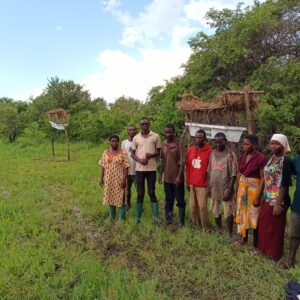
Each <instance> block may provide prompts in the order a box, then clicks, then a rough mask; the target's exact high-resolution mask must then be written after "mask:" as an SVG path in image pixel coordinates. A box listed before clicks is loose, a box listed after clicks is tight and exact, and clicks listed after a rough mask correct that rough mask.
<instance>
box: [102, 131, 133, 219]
mask: <svg viewBox="0 0 300 300" xmlns="http://www.w3.org/2000/svg"><path fill="white" fill-rule="evenodd" d="M109 143H110V148H109V149H107V150H105V151H104V152H103V154H102V156H101V158H100V160H99V165H100V166H101V174H100V185H104V192H103V204H104V205H108V206H109V218H110V219H114V218H115V217H116V207H119V219H120V220H124V219H125V216H126V205H125V187H126V178H127V174H128V168H129V160H128V155H127V153H126V152H125V151H123V150H122V149H119V137H118V136H117V135H112V136H110V138H109Z"/></svg>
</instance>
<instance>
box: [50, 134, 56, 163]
mask: <svg viewBox="0 0 300 300" xmlns="http://www.w3.org/2000/svg"><path fill="white" fill-rule="evenodd" d="M55 133H56V131H55V129H54V128H52V138H51V144H52V157H53V158H54V157H55V150H54V139H55V135H56V134H55Z"/></svg>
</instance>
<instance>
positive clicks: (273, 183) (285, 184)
mask: <svg viewBox="0 0 300 300" xmlns="http://www.w3.org/2000/svg"><path fill="white" fill-rule="evenodd" d="M270 149H271V152H272V156H271V158H270V159H269V161H268V163H267V164H266V166H265V168H264V179H265V180H264V181H265V188H264V203H263V207H262V210H261V213H260V215H259V218H258V231H259V232H258V250H259V251H260V252H262V253H263V254H265V255H266V256H267V257H269V258H271V259H272V260H274V261H278V260H280V259H281V257H282V255H283V246H284V229H285V223H286V213H287V210H288V207H289V206H290V203H291V199H290V196H289V186H290V185H291V184H292V181H291V174H292V170H293V167H292V161H291V159H290V158H289V157H288V156H286V155H285V153H286V152H288V151H290V146H289V143H288V140H287V137H286V136H285V135H283V134H274V135H273V136H272V138H271V142H270Z"/></svg>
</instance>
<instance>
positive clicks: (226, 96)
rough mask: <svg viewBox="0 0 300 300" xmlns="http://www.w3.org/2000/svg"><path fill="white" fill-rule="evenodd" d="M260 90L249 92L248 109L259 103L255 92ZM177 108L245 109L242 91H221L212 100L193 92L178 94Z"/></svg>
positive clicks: (190, 109) (193, 109)
mask: <svg viewBox="0 0 300 300" xmlns="http://www.w3.org/2000/svg"><path fill="white" fill-rule="evenodd" d="M258 93H262V92H254V91H250V92H249V96H250V97H249V102H250V109H251V110H254V109H255V108H256V107H258V105H259V99H258V96H257V94H258ZM178 98H179V102H177V104H176V106H177V108H179V109H181V110H183V111H195V110H198V111H211V110H219V109H221V110H231V111H232V110H233V111H236V112H241V111H245V101H244V92H241V91H223V92H221V93H220V94H219V95H218V96H217V98H216V99H215V100H214V101H211V102H205V101H203V100H201V99H200V98H199V97H197V96H195V95H194V94H193V93H185V94H182V95H178Z"/></svg>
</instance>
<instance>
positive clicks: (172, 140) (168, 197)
mask: <svg viewBox="0 0 300 300" xmlns="http://www.w3.org/2000/svg"><path fill="white" fill-rule="evenodd" d="M164 134H165V138H166V139H165V140H164V141H163V143H162V146H161V151H160V158H161V159H162V164H161V169H160V176H159V183H162V175H164V190H165V201H166V202H165V224H166V225H169V224H172V222H173V207H174V200H175V199H176V202H177V206H178V208H179V219H180V225H181V226H184V217H185V201H184V180H183V169H184V164H185V155H184V147H183V143H182V141H181V140H177V139H176V137H175V128H174V126H173V125H172V124H167V125H165V128H164Z"/></svg>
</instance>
